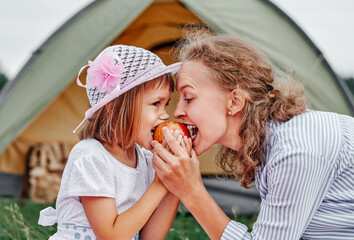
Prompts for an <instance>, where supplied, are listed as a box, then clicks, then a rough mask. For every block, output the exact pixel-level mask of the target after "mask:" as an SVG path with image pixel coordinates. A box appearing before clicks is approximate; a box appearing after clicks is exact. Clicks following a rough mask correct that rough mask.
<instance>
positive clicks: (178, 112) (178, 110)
mask: <svg viewBox="0 0 354 240" xmlns="http://www.w3.org/2000/svg"><path fill="white" fill-rule="evenodd" d="M173 116H174V117H175V118H183V117H185V116H186V114H185V112H184V110H183V108H182V104H180V101H178V103H177V106H176V109H175V111H174V112H173Z"/></svg>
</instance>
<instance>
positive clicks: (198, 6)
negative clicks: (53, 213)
mask: <svg viewBox="0 0 354 240" xmlns="http://www.w3.org/2000/svg"><path fill="white" fill-rule="evenodd" d="M190 22H196V23H200V24H205V26H207V27H209V28H210V29H211V30H212V31H214V32H217V33H226V34H230V35H234V36H240V37H242V38H245V39H247V40H249V41H250V42H252V43H253V44H254V45H256V46H257V47H258V48H260V49H261V50H262V51H263V52H264V53H265V54H266V55H267V56H268V57H269V59H270V60H271V62H272V63H273V65H274V67H275V69H276V72H277V73H280V72H281V71H280V70H282V71H284V70H285V71H287V72H292V71H295V76H296V78H297V79H298V80H300V81H302V82H303V83H304V85H305V95H306V96H307V98H308V100H309V102H310V107H311V108H312V109H317V110H324V111H333V112H338V113H343V114H347V115H352V116H353V115H354V101H353V97H352V95H351V94H350V92H349V91H348V88H347V87H346V85H345V84H344V83H343V82H342V81H341V79H339V78H338V77H337V76H336V74H335V73H334V71H333V70H332V68H331V67H330V66H329V64H328V62H327V61H326V59H325V58H324V56H323V54H322V53H321V52H320V51H319V49H318V48H317V47H316V46H315V45H314V43H313V42H312V41H311V40H310V39H309V38H308V37H307V36H306V34H305V33H304V32H303V31H302V30H301V29H300V28H299V27H298V26H297V25H296V24H295V23H294V22H293V21H292V20H291V19H290V18H289V17H288V16H287V15H286V14H285V13H283V12H282V11H281V10H280V9H279V8H277V7H276V6H275V5H274V4H273V3H271V2H270V1H267V0H248V1H243V0H233V1H230V0H218V1H215V0H180V1H178V0H175V1H173V0H165V1H164V0H157V1H153V0H129V1H126V0H96V1H94V2H92V3H91V4H89V5H88V6H87V7H85V8H84V9H82V10H81V11H79V12H78V13H77V14H76V15H74V16H73V17H72V18H71V19H70V20H68V21H67V22H66V23H65V24H64V25H62V26H61V27H60V28H59V29H58V30H57V31H55V32H54V33H53V35H52V36H50V37H49V38H48V39H47V40H46V41H45V42H44V43H43V44H42V46H40V47H39V49H37V50H36V51H35V52H34V53H33V55H32V57H31V58H30V59H29V61H28V62H27V64H26V65H25V66H24V67H23V68H22V70H21V71H20V72H19V73H18V75H17V76H16V77H15V79H14V80H12V81H11V82H9V84H7V85H6V86H5V87H4V89H3V91H2V92H1V94H0V122H1V125H0V172H1V173H0V178H1V176H2V177H3V178H5V176H6V178H7V179H9V178H8V177H9V176H11V177H14V176H15V177H16V176H18V177H21V176H22V175H23V174H25V172H26V162H28V161H29V158H31V157H33V156H32V155H33V151H34V150H35V151H39V150H38V144H51V143H60V144H61V145H60V148H61V149H63V144H69V145H70V146H72V145H73V144H75V143H76V142H77V141H78V138H77V137H76V135H74V134H72V130H73V129H74V128H75V126H77V124H78V123H79V122H80V121H81V120H82V118H83V116H84V111H85V110H86V109H87V108H88V101H87V100H86V97H85V92H84V90H82V89H80V88H78V87H77V86H76V85H75V78H76V74H77V73H78V70H79V69H80V68H81V67H82V66H83V65H85V64H86V63H87V60H89V59H93V58H94V57H95V56H96V55H97V54H98V53H99V52H100V51H101V50H102V49H104V48H105V47H107V46H108V45H113V44H129V45H135V46H140V47H144V48H146V49H150V50H152V51H154V52H155V53H157V54H158V55H159V56H160V57H161V58H162V59H163V61H164V62H166V63H167V64H170V63H172V60H171V58H170V55H169V51H170V49H171V47H172V46H173V44H174V43H175V42H176V41H178V40H179V39H181V38H182V37H183V30H184V27H185V24H186V23H190ZM176 98H177V97H176V95H174V97H173V101H172V104H171V105H172V106H173V104H175V103H176ZM36 149H37V150H36ZM52 149H58V148H53V147H52ZM40 151H42V150H40ZM43 151H44V150H43ZM43 151H42V152H43ZM52 152H56V153H57V152H58V151H56V150H52ZM61 152H63V150H62V151H61ZM213 152H214V150H210V151H209V152H207V153H206V154H204V155H203V156H202V157H201V168H202V173H203V174H205V175H211V174H218V173H220V169H217V167H216V166H215V164H214V160H213ZM31 154H32V155H31ZM37 155H38V154H37ZM52 155H53V154H52ZM54 155H55V154H54ZM62 155H63V154H62ZM64 155H65V154H64ZM19 179H20V178H19ZM0 181H1V179H0ZM11 181H12V180H11ZM11 181H9V182H11ZM8 189H9V188H8ZM1 191H2V190H1V189H0V194H1ZM6 191H8V190H6ZM14 192H16V191H14Z"/></svg>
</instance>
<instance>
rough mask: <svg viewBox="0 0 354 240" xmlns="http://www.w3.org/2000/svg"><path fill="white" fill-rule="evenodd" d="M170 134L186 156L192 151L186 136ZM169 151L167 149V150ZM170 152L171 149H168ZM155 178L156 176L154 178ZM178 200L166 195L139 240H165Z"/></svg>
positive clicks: (173, 132)
mask: <svg viewBox="0 0 354 240" xmlns="http://www.w3.org/2000/svg"><path fill="white" fill-rule="evenodd" d="M170 132H171V133H172V134H173V136H174V137H175V139H176V141H177V142H178V144H179V145H180V146H181V147H182V148H183V150H184V151H185V152H187V153H188V155H190V154H191V151H192V140H191V139H190V138H187V137H186V136H184V137H182V135H180V132H179V131H178V130H177V131H172V130H170ZM162 145H163V146H164V147H165V148H168V145H167V143H166V141H164V142H163V143H162ZM168 149H169V148H168ZM169 150H171V149H169ZM155 177H157V176H155ZM178 204H179V199H178V198H177V197H176V196H174V195H173V194H172V193H168V194H167V195H166V196H165V198H164V199H163V200H162V202H161V203H160V205H159V207H158V208H157V209H156V211H155V212H154V214H153V215H152V216H151V218H150V219H149V221H148V222H147V223H146V225H145V226H144V228H143V230H142V231H141V233H140V238H141V239H165V237H166V236H167V234H168V232H169V230H170V228H171V226H172V223H173V220H174V219H175V217H176V212H177V209H178Z"/></svg>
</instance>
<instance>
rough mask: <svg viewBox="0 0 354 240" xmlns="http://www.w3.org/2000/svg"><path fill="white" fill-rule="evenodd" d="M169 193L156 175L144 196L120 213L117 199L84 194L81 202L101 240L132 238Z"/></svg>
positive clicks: (129, 239) (128, 239)
mask: <svg viewBox="0 0 354 240" xmlns="http://www.w3.org/2000/svg"><path fill="white" fill-rule="evenodd" d="M166 193H167V190H166V188H165V187H164V186H163V185H162V183H161V182H160V180H159V178H158V177H155V179H154V181H153V182H152V184H151V185H150V187H149V188H148V189H147V190H146V192H145V193H144V194H143V196H142V197H141V198H140V199H139V200H138V201H137V202H136V203H135V204H134V205H133V206H132V207H131V208H130V209H128V210H127V211H125V212H124V213H122V214H120V215H118V213H117V207H116V202H115V199H113V198H107V197H81V202H82V205H83V207H84V210H85V213H86V217H87V219H88V221H89V223H90V225H91V227H92V230H93V231H94V233H95V235H96V237H97V239H100V240H101V239H103V240H104V239H120V240H124V239H127V240H131V239H132V238H133V237H134V236H135V235H136V234H137V233H138V232H139V231H140V230H141V229H142V228H143V226H144V225H145V223H146V222H147V221H148V220H149V218H150V217H151V215H152V214H153V212H154V211H155V209H156V208H157V207H158V205H159V203H160V201H161V200H162V199H163V198H164V196H165V195H166Z"/></svg>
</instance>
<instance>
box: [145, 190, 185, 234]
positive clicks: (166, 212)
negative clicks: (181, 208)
mask: <svg viewBox="0 0 354 240" xmlns="http://www.w3.org/2000/svg"><path fill="white" fill-rule="evenodd" d="M178 204H179V199H178V198H176V197H175V196H174V195H173V194H171V193H168V194H167V195H166V196H165V197H164V199H163V200H162V201H161V203H160V205H159V207H158V208H157V209H156V210H155V212H154V214H153V215H152V216H151V218H150V219H149V221H148V222H147V223H146V224H145V226H144V228H143V229H142V231H141V232H140V239H142V240H143V239H154V240H155V239H156V240H157V239H161V240H163V239H165V238H166V236H167V234H168V232H169V230H170V228H171V226H172V223H173V220H174V219H175V217H176V212H177V208H178Z"/></svg>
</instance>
